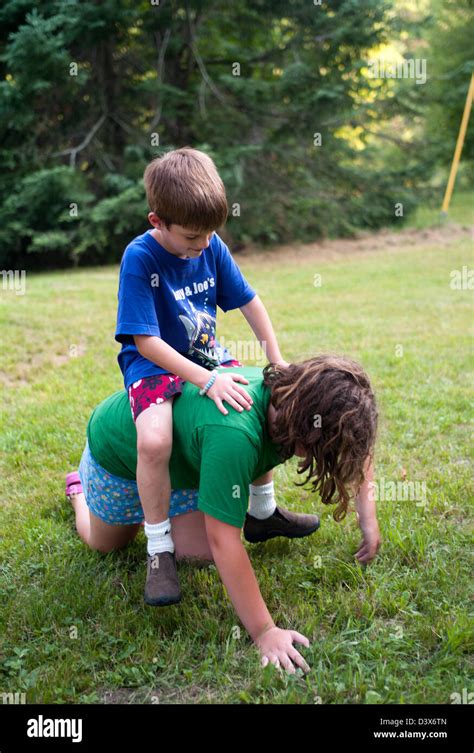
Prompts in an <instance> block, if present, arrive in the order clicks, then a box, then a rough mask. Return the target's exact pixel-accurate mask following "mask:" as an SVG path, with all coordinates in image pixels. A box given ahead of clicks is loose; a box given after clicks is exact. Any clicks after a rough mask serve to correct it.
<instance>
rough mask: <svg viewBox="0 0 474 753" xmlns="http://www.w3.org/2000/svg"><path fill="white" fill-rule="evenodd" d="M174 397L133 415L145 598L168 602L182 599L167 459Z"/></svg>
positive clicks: (153, 602)
mask: <svg viewBox="0 0 474 753" xmlns="http://www.w3.org/2000/svg"><path fill="white" fill-rule="evenodd" d="M172 402H173V398H172V397H169V398H168V399H166V400H164V402H162V403H159V404H151V405H150V406H149V407H147V408H146V409H145V410H143V411H142V412H141V413H139V415H138V416H137V418H136V421H135V425H136V428H137V487H138V494H139V496H140V502H141V505H142V508H143V513H144V516H145V528H144V530H145V535H146V537H147V553H148V561H147V577H146V583H145V602H146V603H147V604H150V605H151V606H167V605H169V604H176V603H178V602H179V601H180V600H181V591H180V587H179V580H178V573H177V570H176V558H175V554H174V551H175V546H174V543H173V539H172V536H171V530H172V529H171V522H170V519H169V505H170V496H171V483H170V476H169V468H168V463H169V459H170V456H171V447H172V440H173V416H172Z"/></svg>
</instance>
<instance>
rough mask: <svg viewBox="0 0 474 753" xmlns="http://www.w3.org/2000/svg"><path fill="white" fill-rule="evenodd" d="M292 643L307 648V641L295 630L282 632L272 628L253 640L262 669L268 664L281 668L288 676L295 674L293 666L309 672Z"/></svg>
mask: <svg viewBox="0 0 474 753" xmlns="http://www.w3.org/2000/svg"><path fill="white" fill-rule="evenodd" d="M293 641H295V642H296V643H302V644H303V645H304V646H309V640H308V639H307V638H306V637H305V636H304V635H301V633H297V632H296V630H282V629H281V628H278V627H276V626H275V627H272V628H270V629H269V630H266V631H265V632H264V633H263V634H262V635H259V637H258V638H256V639H255V644H256V645H257V647H258V649H259V651H260V653H261V654H262V657H263V658H262V667H266V666H267V664H268V663H269V662H270V663H271V664H274V665H275V666H276V667H283V668H284V669H286V670H287V671H288V672H289V673H290V674H294V673H295V672H296V670H295V666H294V665H296V666H297V667H301V669H302V670H303V671H304V672H309V670H310V667H309V665H308V664H307V663H306V661H305V660H304V659H303V657H302V656H301V654H299V653H298V651H297V650H296V648H294V646H293Z"/></svg>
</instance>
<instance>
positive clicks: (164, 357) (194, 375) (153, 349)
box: [133, 335, 210, 388]
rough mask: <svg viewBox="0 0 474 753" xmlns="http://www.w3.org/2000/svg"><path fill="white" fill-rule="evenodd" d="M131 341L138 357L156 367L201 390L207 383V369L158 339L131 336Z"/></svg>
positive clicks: (148, 336) (146, 336) (208, 375)
mask: <svg viewBox="0 0 474 753" xmlns="http://www.w3.org/2000/svg"><path fill="white" fill-rule="evenodd" d="M133 339H134V340H135V345H136V346H137V350H138V352H139V353H140V355H141V356H143V357H144V358H147V359H148V360H149V361H152V362H153V363H156V364H157V366H160V367H161V368H163V369H167V371H169V372H171V373H172V374H176V375H177V376H179V377H181V378H182V379H184V380H185V381H186V382H192V384H195V385H196V386H197V387H201V388H202V387H204V385H206V384H207V383H208V381H209V377H210V374H209V371H208V370H207V369H205V368H204V367H203V366H199V365H198V364H197V363H193V362H192V361H190V360H189V358H185V357H184V356H182V355H181V353H178V351H177V350H175V349H174V348H172V347H171V345H168V343H166V342H165V341H164V340H162V339H161V338H160V337H154V336H150V335H133Z"/></svg>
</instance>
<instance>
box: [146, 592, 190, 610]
mask: <svg viewBox="0 0 474 753" xmlns="http://www.w3.org/2000/svg"><path fill="white" fill-rule="evenodd" d="M144 599H145V604H148V606H149V607H171V606H172V605H173V604H179V602H180V601H181V596H180V597H179V599H166V598H164V599H150V598H149V597H148V596H146V594H145V596H144Z"/></svg>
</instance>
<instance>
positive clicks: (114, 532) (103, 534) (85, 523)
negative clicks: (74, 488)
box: [69, 494, 140, 552]
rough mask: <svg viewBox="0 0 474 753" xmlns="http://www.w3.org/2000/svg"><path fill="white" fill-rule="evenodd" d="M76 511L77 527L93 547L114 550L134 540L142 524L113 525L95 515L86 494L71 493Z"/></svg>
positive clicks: (101, 549)
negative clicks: (88, 505) (90, 508)
mask: <svg viewBox="0 0 474 753" xmlns="http://www.w3.org/2000/svg"><path fill="white" fill-rule="evenodd" d="M69 499H70V500H71V504H72V506H73V508H74V512H75V513H76V528H77V532H78V534H79V536H80V537H81V539H82V540H83V542H84V543H85V544H87V546H89V547H90V548H91V549H97V551H99V552H112V551H113V550H114V549H121V548H122V547H123V546H126V545H127V544H128V543H129V542H130V541H132V540H133V539H134V538H135V536H136V535H137V533H138V531H139V530H140V524H139V523H136V524H133V525H118V526H113V525H110V524H109V523H104V521H103V520H101V519H100V518H98V517H97V515H94V513H92V512H91V511H90V510H89V508H88V507H87V504H86V498H85V496H84V494H71V495H69Z"/></svg>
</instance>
